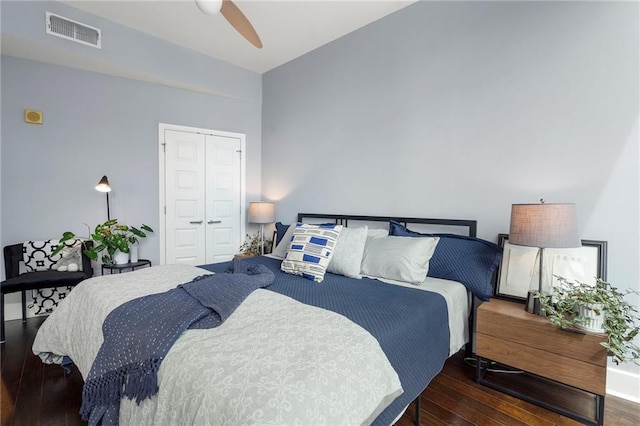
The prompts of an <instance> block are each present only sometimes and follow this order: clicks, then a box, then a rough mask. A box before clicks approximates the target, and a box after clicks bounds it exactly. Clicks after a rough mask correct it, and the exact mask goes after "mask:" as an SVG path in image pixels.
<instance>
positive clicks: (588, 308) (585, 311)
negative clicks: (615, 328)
mask: <svg viewBox="0 0 640 426" xmlns="http://www.w3.org/2000/svg"><path fill="white" fill-rule="evenodd" d="M602 308H603V306H602V305H601V304H593V305H583V306H578V318H584V322H582V323H580V324H576V327H578V328H581V329H583V330H585V331H591V332H594V333H604V332H605V331H604V311H603V309H602ZM596 310H597V311H598V312H599V314H598V313H596Z"/></svg>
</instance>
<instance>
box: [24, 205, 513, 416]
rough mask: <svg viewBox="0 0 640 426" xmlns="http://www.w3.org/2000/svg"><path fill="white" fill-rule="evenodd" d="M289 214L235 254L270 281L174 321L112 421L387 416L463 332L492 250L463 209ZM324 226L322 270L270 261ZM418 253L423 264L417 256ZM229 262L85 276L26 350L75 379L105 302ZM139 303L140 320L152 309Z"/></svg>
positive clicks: (167, 286) (458, 345) (495, 255)
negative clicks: (272, 242)
mask: <svg viewBox="0 0 640 426" xmlns="http://www.w3.org/2000/svg"><path fill="white" fill-rule="evenodd" d="M297 219H298V225H296V224H292V225H291V226H289V227H286V228H285V227H283V225H281V224H278V225H279V229H280V231H281V232H280V233H279V236H280V239H281V240H282V241H281V243H280V244H278V245H277V246H276V250H275V251H274V254H272V255H269V256H262V257H256V258H251V259H247V260H244V261H242V265H243V267H245V268H252V267H255V266H256V265H259V267H260V268H263V269H264V270H265V271H266V270H268V271H271V273H272V274H273V276H274V278H275V279H274V281H273V282H272V283H271V284H270V285H269V286H268V287H266V288H259V289H257V290H255V291H253V292H252V293H250V295H248V296H247V297H246V299H244V301H243V302H242V303H241V304H239V306H238V307H237V308H236V309H235V311H234V312H233V314H231V315H230V316H229V317H228V318H227V319H226V321H224V322H222V323H221V324H220V325H219V326H216V327H214V328H206V329H189V330H187V331H185V332H184V333H182V334H181V335H180V337H178V338H177V340H176V341H175V343H173V345H172V346H171V347H170V349H169V350H168V352H167V354H166V356H165V357H163V359H162V363H161V365H160V367H159V370H158V371H157V381H158V389H157V393H156V394H154V395H153V396H152V397H149V398H144V399H143V400H141V401H139V404H138V403H137V402H136V401H134V400H131V399H129V398H122V399H121V400H120V402H119V406H117V407H116V412H117V414H116V420H115V421H113V422H112V423H113V424H115V423H120V424H123V425H125V424H131V425H141V424H229V425H238V424H286V425H289V424H330V425H334V424H376V425H388V424H392V423H393V422H394V421H395V420H397V419H398V418H399V417H400V416H401V415H402V413H403V412H404V410H405V409H406V407H407V406H408V405H409V404H410V403H411V402H412V401H413V400H415V399H416V398H417V397H418V396H419V395H420V393H421V392H422V391H423V390H424V389H425V388H426V387H427V385H428V384H429V382H430V381H431V379H432V378H433V377H434V376H435V375H437V374H438V372H439V371H440V370H441V369H442V366H443V365H444V362H445V361H446V359H447V358H448V357H449V356H451V355H453V354H455V353H456V352H458V351H459V350H460V349H462V348H463V347H464V346H465V344H467V343H468V342H469V334H470V333H469V330H470V327H472V322H473V312H474V311H475V309H474V306H475V304H476V303H477V302H478V301H479V300H481V299H484V300H486V299H487V298H489V297H490V296H491V294H492V293H493V287H492V282H493V281H492V278H493V273H494V271H495V268H496V267H497V264H498V263H499V261H500V256H501V249H500V248H499V247H498V246H497V245H495V244H492V243H489V242H486V241H483V240H480V239H477V238H475V233H476V222H475V221H466V220H443V219H421V218H402V217H400V218H398V217H395V218H393V217H381V216H354V215H322V214H304V213H301V214H299V215H298V218H297ZM300 224H304V225H300ZM323 226H326V227H327V229H329V231H327V229H322V227H323ZM319 228H320V230H318V229H319ZM347 229H349V231H346V230H347ZM334 230H338V231H337V232H336V240H335V241H333V242H334V243H335V246H334V250H331V251H332V252H334V253H333V256H335V257H333V258H332V259H331V260H330V261H329V264H328V267H326V268H325V269H326V270H325V271H324V275H323V277H322V279H321V282H319V283H318V282H314V281H312V280H311V279H309V278H310V277H309V276H306V277H305V274H306V273H305V272H304V271H303V272H300V271H298V270H297V269H296V266H295V265H294V266H292V269H291V270H289V271H288V272H283V271H282V269H283V268H285V266H286V265H289V263H292V262H293V263H295V261H292V260H288V259H295V256H294V255H293V254H291V251H292V250H293V248H292V247H293V245H294V242H295V241H298V238H299V235H300V233H301V232H303V233H304V232H312V233H316V234H314V235H318V234H317V233H318V232H324V233H327V232H329V233H331V232H334ZM287 232H289V234H287ZM363 235H364V237H363ZM311 238H316V237H311ZM290 241H291V242H290ZM434 241H435V242H434ZM340 247H341V248H342V254H340V255H339V252H340V251H339V248H340ZM287 248H288V249H287ZM282 253H284V256H282ZM416 253H419V254H416ZM305 256H306V255H305ZM425 256H427V264H428V272H427V270H426V269H425V270H423V269H420V268H422V267H423V266H424V265H418V266H416V265H417V264H416V262H417V263H421V262H422V263H424V257H425ZM283 257H284V259H283ZM306 257H308V256H306ZM301 258H302V257H301ZM334 261H335V262H334ZM287 262H289V263H287ZM331 262H334V263H331ZM234 263H236V262H235V261H234ZM238 265H240V263H238ZM308 266H309V265H307V264H305V268H306V267H308ZM316 267H317V265H314V266H313V268H316ZM354 267H355V269H357V271H356V270H355V269H354ZM228 268H229V264H227V263H223V264H213V265H202V266H200V267H194V266H189V265H160V266H157V267H153V268H147V269H143V270H138V271H135V272H130V273H126V274H121V275H113V276H108V275H107V276H101V277H95V278H92V279H90V280H87V281H85V282H83V283H81V284H80V285H79V286H77V287H76V288H75V289H74V290H73V291H72V292H71V294H70V295H69V296H68V298H67V299H66V300H65V302H64V303H63V304H62V305H61V306H60V307H59V308H58V309H57V310H56V311H55V312H54V313H53V314H52V315H51V316H50V317H49V318H48V319H47V320H46V321H45V323H44V324H43V325H42V327H41V328H40V330H39V332H38V335H37V336H36V339H35V341H34V345H33V351H34V353H35V354H36V355H38V356H39V357H40V358H41V359H42V360H43V362H46V363H57V364H65V363H67V362H69V361H72V362H73V363H74V364H75V365H76V366H77V367H78V369H79V371H80V372H81V374H82V376H83V378H84V379H85V381H86V380H87V378H88V377H91V375H90V374H93V370H92V366H93V364H94V361H95V360H96V357H97V356H99V355H100V354H101V353H102V350H101V347H102V346H103V341H104V340H105V338H104V337H103V323H104V322H105V319H107V318H109V317H110V315H111V314H113V313H114V312H116V311H117V310H118V309H120V308H122V307H123V306H124V305H127V304H129V303H134V302H136V301H137V300H139V298H142V299H144V298H145V297H155V296H156V295H158V296H159V295H162V294H166V293H168V292H171V291H174V290H175V289H176V286H178V285H180V284H184V283H188V282H190V281H192V280H193V279H194V278H196V277H200V276H202V275H207V274H211V273H214V274H215V275H218V276H222V275H224V274H223V272H225V270H227V269H228ZM307 270H308V269H307ZM311 271H315V269H311ZM407 271H410V273H407ZM313 273H315V272H312V274H313ZM421 274H422V275H421ZM425 275H426V277H425ZM208 278H211V277H208ZM139 312H140V315H139V320H140V322H141V323H145V324H147V323H148V324H150V326H151V327H153V326H154V324H155V319H153V317H150V316H148V315H147V311H144V310H141V311H139ZM105 333H106V332H105ZM85 387H86V386H85ZM92 423H98V421H94V420H91V421H90V424H92ZM108 423H109V422H107V421H104V420H103V424H108Z"/></svg>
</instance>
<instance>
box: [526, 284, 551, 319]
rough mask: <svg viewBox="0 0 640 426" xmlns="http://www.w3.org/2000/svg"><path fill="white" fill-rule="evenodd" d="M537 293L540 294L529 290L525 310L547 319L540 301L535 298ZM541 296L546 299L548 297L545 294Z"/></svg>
mask: <svg viewBox="0 0 640 426" xmlns="http://www.w3.org/2000/svg"><path fill="white" fill-rule="evenodd" d="M536 293H538V291H537V290H529V292H528V293H527V301H526V302H525V304H524V309H525V311H527V312H529V313H530V314H535V315H540V316H542V317H545V316H546V315H545V312H544V311H543V310H542V306H541V305H540V299H538V298H537V297H535V296H536ZM541 296H542V297H546V295H545V294H543V293H541Z"/></svg>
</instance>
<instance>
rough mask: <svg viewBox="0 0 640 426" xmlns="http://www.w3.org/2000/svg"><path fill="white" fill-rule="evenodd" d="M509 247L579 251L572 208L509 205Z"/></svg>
mask: <svg viewBox="0 0 640 426" xmlns="http://www.w3.org/2000/svg"><path fill="white" fill-rule="evenodd" d="M509 244H515V245H518V246H528V247H539V248H569V247H580V246H581V245H582V243H581V242H580V237H579V236H578V222H577V220H576V205H575V204H547V203H540V204H513V205H512V206H511V226H510V229H509Z"/></svg>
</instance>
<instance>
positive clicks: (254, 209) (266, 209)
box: [249, 201, 276, 224]
mask: <svg viewBox="0 0 640 426" xmlns="http://www.w3.org/2000/svg"><path fill="white" fill-rule="evenodd" d="M275 221H276V208H275V205H274V204H273V203H267V202H264V201H260V202H254V203H249V222H250V223H262V224H264V223H273V222H275Z"/></svg>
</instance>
